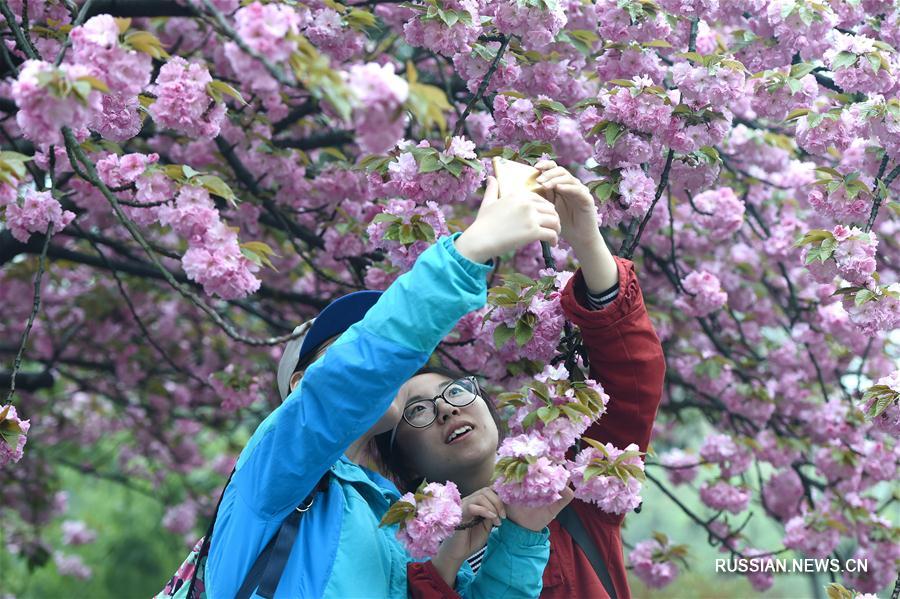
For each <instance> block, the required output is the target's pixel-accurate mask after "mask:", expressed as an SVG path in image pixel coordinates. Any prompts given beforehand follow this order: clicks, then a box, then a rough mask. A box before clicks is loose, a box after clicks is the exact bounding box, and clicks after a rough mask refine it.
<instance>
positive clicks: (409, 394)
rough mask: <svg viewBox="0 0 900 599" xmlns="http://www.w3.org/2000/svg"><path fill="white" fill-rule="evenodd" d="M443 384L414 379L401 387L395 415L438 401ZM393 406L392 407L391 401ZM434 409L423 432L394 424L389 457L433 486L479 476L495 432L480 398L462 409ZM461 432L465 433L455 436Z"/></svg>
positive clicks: (427, 377)
mask: <svg viewBox="0 0 900 599" xmlns="http://www.w3.org/2000/svg"><path fill="white" fill-rule="evenodd" d="M448 383H450V379H449V378H447V377H446V376H444V375H441V374H436V373H426V374H419V375H416V376H414V377H413V378H411V379H410V380H408V381H407V382H406V383H404V385H403V386H402V387H401V388H400V392H399V393H398V395H397V397H398V398H399V399H401V403H400V405H401V406H402V407H401V410H402V409H405V408H406V407H407V406H408V405H409V404H411V403H413V402H415V401H417V400H421V399H430V398H432V397H435V396H437V395H439V394H440V393H441V392H442V391H443V390H444V388H446V387H447V384H448ZM394 405H395V406H396V405H397V402H396V401H395V403H394ZM436 407H437V418H436V419H435V421H434V422H433V423H431V424H430V425H429V426H427V427H425V428H414V427H412V426H410V425H409V423H408V422H406V421H405V420H402V419H401V420H400V423H399V424H398V425H397V434H396V436H395V438H394V446H393V451H394V452H399V455H402V456H404V457H405V458H406V461H407V463H408V464H409V466H410V467H411V468H412V469H413V471H414V472H415V473H417V474H418V475H420V476H424V477H425V478H427V479H428V480H434V481H445V480H452V481H454V482H457V483H460V477H465V476H466V475H467V474H468V473H471V472H475V471H483V470H484V465H485V462H486V461H489V462H490V464H491V465H492V464H493V461H494V456H495V454H496V453H497V444H498V443H499V431H498V430H497V425H496V424H495V423H494V419H493V418H492V417H491V412H490V411H489V410H488V407H487V404H486V403H485V400H484V398H482V397H476V398H475V401H473V402H472V403H470V404H469V405H467V406H463V407H456V406H453V405H450V404H449V403H447V402H446V401H444V400H443V399H441V398H438V399H437V400H436ZM401 414H402V411H401ZM467 428H468V429H469V430H468V432H462V434H459V433H460V431H465V429H467ZM453 433H457V434H456V435H453Z"/></svg>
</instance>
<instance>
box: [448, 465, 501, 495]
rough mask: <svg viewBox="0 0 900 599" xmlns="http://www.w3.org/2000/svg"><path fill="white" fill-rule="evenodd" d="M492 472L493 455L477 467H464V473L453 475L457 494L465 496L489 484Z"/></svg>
mask: <svg viewBox="0 0 900 599" xmlns="http://www.w3.org/2000/svg"><path fill="white" fill-rule="evenodd" d="M493 474H494V456H493V455H492V456H491V459H489V460H485V461H484V462H482V463H481V464H480V465H479V466H477V467H472V468H466V471H465V472H464V473H461V474H460V475H459V476H455V477H454V481H455V482H456V486H457V487H459V494H460V495H462V496H463V497H465V496H466V495H471V494H472V493H474V492H475V491H477V490H478V489H482V488H484V487H489V486H490V485H491V476H492V475H493Z"/></svg>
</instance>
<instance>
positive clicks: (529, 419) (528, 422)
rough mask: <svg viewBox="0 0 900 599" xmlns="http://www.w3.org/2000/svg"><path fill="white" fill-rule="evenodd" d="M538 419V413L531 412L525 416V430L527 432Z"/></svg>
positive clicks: (523, 424) (523, 423) (523, 425)
mask: <svg viewBox="0 0 900 599" xmlns="http://www.w3.org/2000/svg"><path fill="white" fill-rule="evenodd" d="M537 419H538V413H537V411H535V412H529V413H528V414H527V415H526V416H525V418H523V419H522V428H524V429H526V430H527V429H530V428H531V427H532V426H533V425H534V422H535V420H537Z"/></svg>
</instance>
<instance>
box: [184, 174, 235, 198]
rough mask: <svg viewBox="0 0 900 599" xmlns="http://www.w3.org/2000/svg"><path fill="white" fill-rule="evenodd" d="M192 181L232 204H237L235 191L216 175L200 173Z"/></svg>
mask: <svg viewBox="0 0 900 599" xmlns="http://www.w3.org/2000/svg"><path fill="white" fill-rule="evenodd" d="M191 183H195V184H197V185H199V186H200V187H203V188H204V189H206V190H207V191H209V193H211V194H213V195H217V196H219V197H220V198H224V199H226V200H228V201H229V202H230V203H231V204H232V205H236V204H237V196H235V195H234V192H233V191H232V190H231V188H230V187H228V184H227V183H225V181H223V180H222V179H220V178H219V177H217V176H216V175H200V176H198V177H194V178H192V179H191Z"/></svg>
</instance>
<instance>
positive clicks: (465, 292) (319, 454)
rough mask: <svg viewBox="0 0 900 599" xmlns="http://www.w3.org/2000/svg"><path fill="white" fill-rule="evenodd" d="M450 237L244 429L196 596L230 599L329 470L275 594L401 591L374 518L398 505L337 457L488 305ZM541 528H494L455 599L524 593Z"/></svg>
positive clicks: (381, 486)
mask: <svg viewBox="0 0 900 599" xmlns="http://www.w3.org/2000/svg"><path fill="white" fill-rule="evenodd" d="M457 235H458V234H456V235H454V236H452V237H442V238H441V239H439V240H438V241H437V243H435V244H434V245H433V246H432V247H430V248H428V249H427V250H426V251H425V252H423V253H422V255H421V256H420V257H419V259H418V260H417V261H416V263H415V265H414V266H413V268H412V269H411V270H410V271H409V272H407V273H405V274H403V275H402V276H400V277H399V278H398V279H397V280H396V281H395V282H394V283H393V284H392V285H391V286H390V288H389V289H387V291H385V293H384V294H383V295H382V296H381V298H379V300H378V302H377V303H376V304H375V305H374V306H373V307H372V308H371V309H370V310H369V312H368V313H367V314H366V316H365V318H363V319H362V320H361V321H360V322H358V323H356V324H354V325H353V326H351V327H350V328H349V329H347V331H346V332H345V333H344V334H343V335H341V336H340V337H339V338H338V339H337V341H335V343H333V344H332V345H331V346H330V347H329V348H328V351H326V352H325V354H324V355H323V356H322V357H321V358H320V359H319V360H317V361H316V362H314V363H313V364H312V365H311V366H310V367H309V368H308V369H307V370H306V373H305V375H304V377H303V379H302V382H301V384H300V385H299V386H298V387H297V388H296V389H295V390H294V391H293V392H292V393H291V394H290V395H289V396H288V397H287V399H286V400H285V401H284V403H283V404H282V405H281V406H279V407H278V408H277V409H276V410H275V411H273V412H272V413H271V414H270V415H269V416H268V417H267V418H266V419H265V420H264V421H263V422H262V423H261V424H260V425H259V428H257V429H256V432H255V433H254V434H253V436H252V437H251V439H250V441H249V442H248V443H247V446H246V447H245V448H244V450H243V451H242V452H241V456H240V458H239V459H238V462H237V467H236V471H235V473H234V476H233V478H232V481H231V484H229V485H228V487H227V488H226V489H225V492H224V495H223V498H222V503H221V506H220V507H219V511H218V516H217V518H216V524H215V529H214V533H213V536H212V542H211V545H210V554H209V558H208V560H207V563H206V572H205V574H206V576H205V579H206V593H207V596H208V597H210V598H211V599H220V598H222V599H225V598H231V597H233V596H234V595H235V593H236V592H237V589H238V587H240V585H241V583H242V581H243V579H244V577H245V576H246V574H247V572H248V570H249V569H250V566H251V565H252V564H253V562H254V560H255V559H256V557H257V555H258V554H259V553H260V552H261V551H262V549H263V548H264V547H265V546H266V544H267V543H268V542H269V540H270V539H271V538H272V536H273V535H274V534H275V532H276V531H277V530H278V528H279V526H280V524H281V522H282V521H283V520H284V519H285V518H286V517H287V515H288V514H289V513H290V512H291V510H293V509H294V508H295V507H296V506H297V505H299V504H300V502H301V501H302V500H303V499H304V498H305V497H306V496H307V495H308V494H309V492H310V491H311V490H312V489H313V488H314V487H315V485H316V484H317V482H318V481H319V479H320V478H321V477H322V475H323V474H324V473H325V472H326V471H328V470H329V469H330V470H331V476H330V477H329V479H330V482H329V486H328V489H327V491H326V492H325V493H320V494H319V495H318V496H317V498H316V500H315V502H314V504H313V506H312V507H311V508H310V510H309V511H308V512H306V514H305V515H304V516H303V519H302V520H301V522H300V530H299V532H298V535H297V539H296V542H295V544H294V547H293V549H292V551H291V555H290V558H289V560H288V563H287V566H286V568H285V571H284V574H283V575H282V577H281V582H280V583H279V586H278V589H277V592H276V594H275V597H276V598H282V597H304V598H306V597H311V598H312V597H316V598H317V597H341V598H344V597H406V594H407V584H406V567H407V564H408V563H409V562H410V561H412V558H411V557H410V556H409V554H408V553H407V552H406V551H405V549H404V548H403V546H402V545H401V544H400V543H399V541H397V539H396V527H388V528H381V527H379V525H378V523H379V521H380V519H381V517H382V515H383V514H384V512H385V511H386V510H387V508H388V507H389V506H390V504H391V503H392V502H394V501H396V500H397V499H398V498H399V493H398V491H397V489H396V487H395V486H394V485H393V484H392V483H391V482H390V481H388V480H387V479H385V478H383V477H381V476H379V475H378V474H377V473H374V472H372V471H370V470H367V469H365V468H362V467H360V466H358V465H356V464H354V463H352V462H351V461H349V460H348V459H347V458H346V457H345V456H344V455H343V452H344V451H345V450H346V449H347V448H348V447H349V446H350V444H351V443H353V442H354V441H355V440H356V439H358V438H359V437H361V436H362V435H363V434H365V433H366V432H367V431H368V430H369V429H370V428H371V427H372V426H373V425H374V424H375V423H376V422H377V421H378V420H379V418H380V417H381V415H382V414H384V412H385V411H386V410H387V408H388V407H389V406H390V404H391V402H392V401H393V399H394V397H395V396H396V394H397V391H398V390H399V388H400V386H401V385H402V384H403V383H404V382H405V381H406V380H407V379H409V378H410V377H412V376H413V375H414V374H415V372H416V371H417V370H418V369H419V368H420V367H421V366H423V365H424V364H425V362H426V361H427V360H428V358H429V356H430V355H431V353H432V352H433V351H434V349H435V348H436V347H437V345H438V343H439V342H440V341H441V340H442V339H443V338H444V337H445V336H446V335H447V334H448V333H449V332H450V331H451V330H452V329H453V327H454V326H455V325H456V323H457V321H458V320H459V319H460V318H461V317H462V316H464V315H465V314H466V313H468V312H471V311H472V310H476V309H478V308H480V307H482V306H484V304H485V302H486V301H487V284H486V278H487V277H486V275H487V273H488V272H489V271H490V266H489V265H486V264H477V263H475V262H472V261H471V260H468V259H467V258H465V257H463V256H462V255H461V254H460V253H459V252H458V251H457V250H456V247H455V246H454V245H453V240H454V239H455V238H456V236H457ZM549 552H550V544H549V534H548V532H547V530H546V529H545V530H544V531H543V532H533V531H530V530H526V529H524V528H521V527H519V526H517V525H515V524H514V523H512V522H510V521H508V520H505V521H504V522H503V525H502V526H500V527H499V528H497V529H495V530H494V531H493V532H492V533H491V536H490V539H489V541H488V549H487V552H486V553H485V559H484V562H483V565H482V567H481V568H480V569H479V571H478V574H477V575H473V574H472V571H471V569H470V568H469V567H468V564H464V566H463V569H462V570H460V573H459V575H458V576H457V590H458V591H459V592H460V594H462V595H463V596H466V597H519V596H531V597H537V596H538V595H539V594H540V591H541V574H542V573H543V570H544V566H545V565H546V563H547V558H548V557H549Z"/></svg>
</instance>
